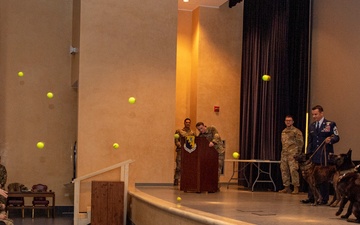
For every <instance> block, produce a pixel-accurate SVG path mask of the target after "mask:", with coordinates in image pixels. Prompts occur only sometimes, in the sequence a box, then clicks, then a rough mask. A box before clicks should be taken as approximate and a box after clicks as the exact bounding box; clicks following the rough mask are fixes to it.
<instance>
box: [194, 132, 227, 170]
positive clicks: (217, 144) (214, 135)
mask: <svg viewBox="0 0 360 225" xmlns="http://www.w3.org/2000/svg"><path fill="white" fill-rule="evenodd" d="M199 137H206V139H207V140H208V141H209V142H212V143H214V148H215V149H216V151H217V152H218V153H219V168H218V176H219V177H220V174H221V171H222V168H223V167H224V159H225V148H224V144H223V141H222V140H221V137H220V135H219V133H218V131H217V129H216V128H215V127H212V126H208V127H206V132H205V133H201V134H199Z"/></svg>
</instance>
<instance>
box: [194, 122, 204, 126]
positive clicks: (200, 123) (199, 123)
mask: <svg viewBox="0 0 360 225" xmlns="http://www.w3.org/2000/svg"><path fill="white" fill-rule="evenodd" d="M201 125H203V126H205V125H204V123H203V122H197V123H196V127H199V126H201Z"/></svg>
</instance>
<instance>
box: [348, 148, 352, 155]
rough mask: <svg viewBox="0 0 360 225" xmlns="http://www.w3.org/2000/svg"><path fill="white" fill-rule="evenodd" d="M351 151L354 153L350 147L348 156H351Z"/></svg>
mask: <svg viewBox="0 0 360 225" xmlns="http://www.w3.org/2000/svg"><path fill="white" fill-rule="evenodd" d="M351 153H352V150H351V148H350V149H349V151H348V152H347V155H348V157H351Z"/></svg>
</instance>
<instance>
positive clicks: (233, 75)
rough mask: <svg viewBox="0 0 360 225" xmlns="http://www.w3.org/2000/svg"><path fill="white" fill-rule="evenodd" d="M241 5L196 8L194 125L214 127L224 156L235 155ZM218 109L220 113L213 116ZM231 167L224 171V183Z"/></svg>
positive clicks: (240, 52) (240, 43) (238, 107)
mask: <svg viewBox="0 0 360 225" xmlns="http://www.w3.org/2000/svg"><path fill="white" fill-rule="evenodd" d="M242 7H243V4H238V5H237V6H236V7H234V8H231V9H230V8H229V7H228V5H227V4H224V5H222V6H221V7H220V8H219V9H216V8H202V7H200V15H199V69H198V76H197V81H198V82H197V85H198V90H197V92H198V93H197V122H199V121H202V122H204V123H205V124H206V125H213V126H215V127H216V128H217V129H218V131H219V133H220V135H221V137H222V139H224V140H225V141H226V156H225V158H232V152H234V151H238V150H239V149H238V146H239V129H240V121H239V118H240V78H241V76H240V73H241V54H242V10H243V8H242ZM214 106H220V112H219V113H215V112H214ZM230 172H232V169H231V165H230V164H229V165H227V164H226V167H225V177H221V181H225V180H226V181H227V180H228V179H229V177H230V176H231V173H230Z"/></svg>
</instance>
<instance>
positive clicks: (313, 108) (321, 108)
mask: <svg viewBox="0 0 360 225" xmlns="http://www.w3.org/2000/svg"><path fill="white" fill-rule="evenodd" d="M316 109H317V110H319V112H322V111H324V109H323V107H322V106H321V105H316V106H314V107H312V109H311V110H316Z"/></svg>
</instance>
